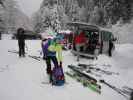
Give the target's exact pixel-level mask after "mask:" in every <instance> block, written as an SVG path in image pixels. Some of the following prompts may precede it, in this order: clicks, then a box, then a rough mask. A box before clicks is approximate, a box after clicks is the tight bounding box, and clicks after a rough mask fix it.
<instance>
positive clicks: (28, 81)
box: [0, 40, 133, 100]
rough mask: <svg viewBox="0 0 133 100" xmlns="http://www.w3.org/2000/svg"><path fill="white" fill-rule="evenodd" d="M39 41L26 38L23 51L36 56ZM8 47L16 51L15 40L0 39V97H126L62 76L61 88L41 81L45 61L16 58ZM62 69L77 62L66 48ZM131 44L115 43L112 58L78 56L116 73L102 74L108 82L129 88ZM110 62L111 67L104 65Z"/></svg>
mask: <svg viewBox="0 0 133 100" xmlns="http://www.w3.org/2000/svg"><path fill="white" fill-rule="evenodd" d="M40 42H41V41H39V40H31V41H30V40H28V41H26V45H27V47H28V49H26V52H27V53H28V54H31V55H36V56H39V54H40V52H39V51H40V50H41V48H40ZM8 50H17V51H18V48H17V41H16V40H0V100H88V99H89V100H128V99H125V98H124V97H123V96H122V95H120V94H118V93H117V92H115V91H114V90H112V89H111V88H109V87H107V86H106V85H103V84H102V93H101V94H97V93H95V92H93V91H92V90H90V89H88V88H85V87H83V86H82V85H81V84H80V83H78V82H77V81H75V80H73V79H72V78H70V77H69V76H67V75H66V81H67V83H68V84H65V85H64V86H61V87H56V86H51V85H50V84H42V82H46V81H48V79H47V75H46V73H45V68H46V65H45V62H44V61H43V60H42V61H40V62H39V61H37V60H35V59H32V58H29V57H25V58H19V57H18V55H17V54H14V53H9V52H8ZM63 56H64V57H63V67H64V71H65V72H66V71H68V70H69V69H68V68H67V65H69V64H74V65H76V64H78V62H76V57H74V56H73V55H72V54H71V52H70V51H63ZM132 59H133V44H121V45H116V51H114V53H113V57H112V58H109V57H108V56H107V55H99V57H98V60H89V59H85V58H81V59H80V63H86V64H90V63H91V64H96V67H99V68H103V69H105V70H109V71H113V72H116V73H117V72H118V73H119V75H104V74H103V75H102V77H100V79H104V80H106V81H107V82H109V83H111V84H112V85H114V86H116V87H118V88H121V87H122V86H130V87H132V88H133V86H132V84H133V77H132V76H133V73H132V72H133V60H132ZM108 65H111V66H108Z"/></svg>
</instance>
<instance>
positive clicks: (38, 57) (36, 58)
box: [8, 50, 42, 61]
mask: <svg viewBox="0 0 133 100" xmlns="http://www.w3.org/2000/svg"><path fill="white" fill-rule="evenodd" d="M8 52H10V53H16V54H18V53H19V52H18V51H16V50H8ZM25 54H27V53H25ZM28 57H30V58H33V59H35V60H37V61H41V59H42V57H40V56H33V55H28Z"/></svg>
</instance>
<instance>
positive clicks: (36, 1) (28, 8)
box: [16, 0, 43, 17]
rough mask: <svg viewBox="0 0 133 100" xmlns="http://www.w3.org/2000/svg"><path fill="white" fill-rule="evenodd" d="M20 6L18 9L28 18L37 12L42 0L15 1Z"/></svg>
mask: <svg viewBox="0 0 133 100" xmlns="http://www.w3.org/2000/svg"><path fill="white" fill-rule="evenodd" d="M16 1H17V2H18V4H19V6H20V9H21V10H22V11H23V12H24V13H25V14H26V15H28V16H29V17H30V16H31V15H32V13H34V12H35V11H37V10H38V9H39V7H40V4H41V2H42V1H43V0H16Z"/></svg>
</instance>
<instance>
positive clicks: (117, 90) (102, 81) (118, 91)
mask: <svg viewBox="0 0 133 100" xmlns="http://www.w3.org/2000/svg"><path fill="white" fill-rule="evenodd" d="M100 82H101V83H103V84H105V85H107V86H108V87H110V88H112V89H113V90H115V91H116V92H117V93H119V94H121V95H122V96H124V97H125V98H126V99H128V97H127V96H126V95H125V94H123V93H122V92H121V91H120V90H119V89H118V88H116V87H115V86H112V85H110V84H109V83H107V82H105V81H104V80H100Z"/></svg>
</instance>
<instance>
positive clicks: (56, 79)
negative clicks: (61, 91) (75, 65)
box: [51, 67, 65, 86]
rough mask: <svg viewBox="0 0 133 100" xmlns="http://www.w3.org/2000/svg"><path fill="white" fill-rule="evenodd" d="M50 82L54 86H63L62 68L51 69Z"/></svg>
mask: <svg viewBox="0 0 133 100" xmlns="http://www.w3.org/2000/svg"><path fill="white" fill-rule="evenodd" d="M51 82H52V85H55V86H62V85H64V83H65V77H64V73H63V69H62V67H54V68H53V70H52V77H51Z"/></svg>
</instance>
